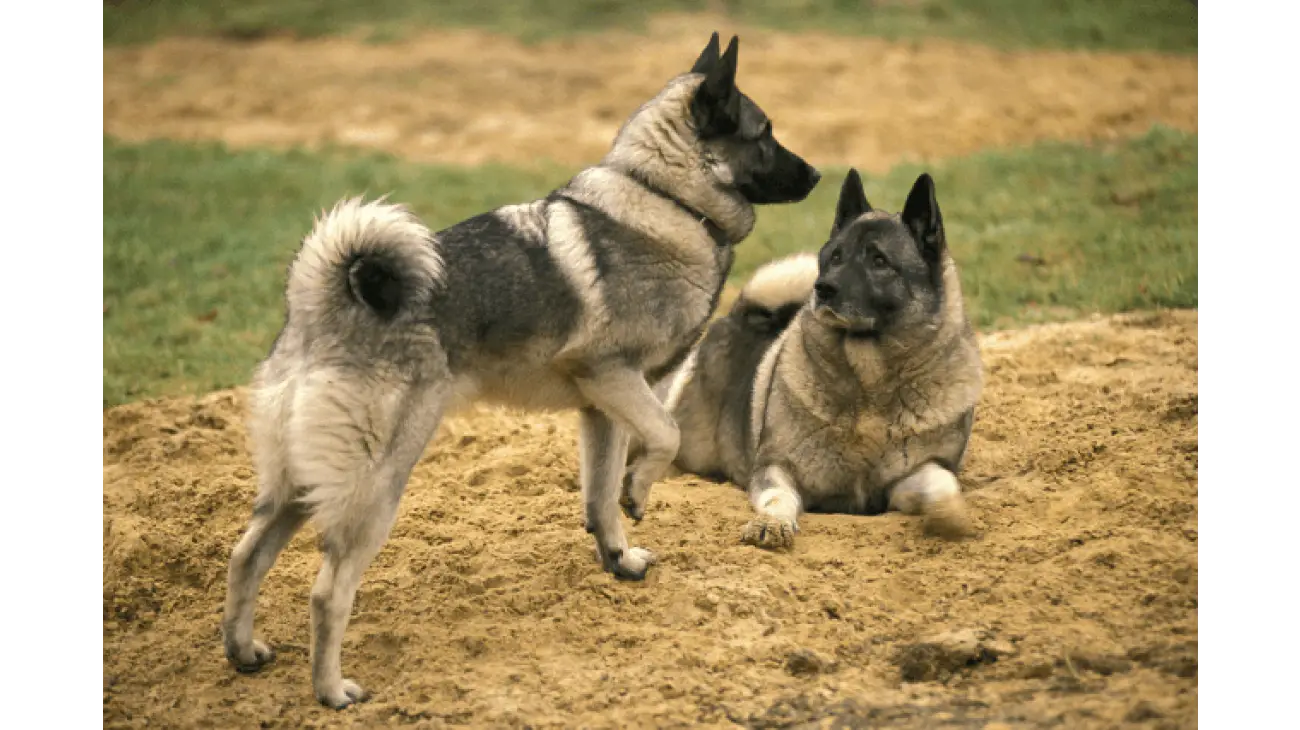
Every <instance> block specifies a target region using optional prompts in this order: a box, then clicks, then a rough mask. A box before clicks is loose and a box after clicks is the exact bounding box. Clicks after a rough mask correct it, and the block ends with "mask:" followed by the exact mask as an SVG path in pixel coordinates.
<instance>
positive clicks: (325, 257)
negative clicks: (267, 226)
mask: <svg viewBox="0 0 1300 730" xmlns="http://www.w3.org/2000/svg"><path fill="white" fill-rule="evenodd" d="M288 278H289V280H288V288H287V295H286V298H287V300H288V306H289V316H290V317H291V318H297V319H298V320H299V321H301V322H304V323H315V322H321V321H323V320H327V319H343V320H353V319H355V318H356V317H362V318H366V319H370V320H371V321H373V319H374V318H375V317H378V318H379V319H380V320H383V321H390V320H392V319H393V318H395V317H397V316H398V315H399V314H401V313H402V312H404V311H410V310H412V309H414V308H416V307H419V306H422V305H424V304H426V303H427V302H428V300H429V296H430V295H431V294H432V292H433V291H434V289H435V288H436V287H438V286H439V285H440V284H441V283H442V278H443V262H442V257H441V256H440V255H439V253H438V251H437V248H436V247H435V243H434V240H433V236H432V234H431V233H430V232H429V229H428V228H426V227H425V226H424V224H423V223H421V222H420V221H419V220H418V219H417V218H416V217H415V215H413V214H412V213H411V212H410V211H409V210H407V209H406V208H405V207H404V206H401V205H397V204H393V203H387V202H385V200H384V198H380V199H378V200H374V201H371V202H369V203H367V202H364V201H363V200H362V199H361V198H348V199H345V200H341V201H339V202H338V203H336V204H335V205H334V208H333V209H332V210H329V211H327V212H326V213H325V214H324V215H323V216H322V217H321V218H319V219H317V220H316V224H315V226H314V227H313V229H312V232H311V233H310V234H308V235H307V237H306V238H305V239H304V240H303V243H302V248H301V249H299V251H298V255H297V257H296V258H294V261H293V263H292V264H291V265H290V266H289V277H288ZM359 312H364V314H359Z"/></svg>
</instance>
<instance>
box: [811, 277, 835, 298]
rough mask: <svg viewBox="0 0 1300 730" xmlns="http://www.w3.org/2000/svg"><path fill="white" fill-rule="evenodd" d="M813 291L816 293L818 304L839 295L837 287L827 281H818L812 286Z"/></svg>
mask: <svg viewBox="0 0 1300 730" xmlns="http://www.w3.org/2000/svg"><path fill="white" fill-rule="evenodd" d="M813 291H814V292H817V301H819V302H829V301H830V300H832V299H834V298H835V295H836V294H839V293H840V290H839V288H838V287H836V286H835V285H834V284H832V283H830V282H827V281H819V282H817V283H816V284H813Z"/></svg>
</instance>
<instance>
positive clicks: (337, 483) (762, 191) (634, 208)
mask: <svg viewBox="0 0 1300 730" xmlns="http://www.w3.org/2000/svg"><path fill="white" fill-rule="evenodd" d="M737 53H738V41H737V39H736V38H734V37H733V38H732V39H731V43H730V44H729V45H728V47H727V50H726V52H725V53H721V54H720V53H719V44H718V35H717V34H716V33H714V34H713V37H712V39H711V40H710V41H709V44H708V46H707V47H706V48H705V49H704V52H703V53H702V54H701V55H700V57H699V59H698V60H697V61H696V62H695V65H694V67H693V68H692V69H691V70H690V72H688V73H685V74H682V75H680V76H677V77H676V78H674V79H672V80H671V81H669V82H668V84H667V86H665V87H664V89H663V90H662V91H661V92H660V93H659V94H658V95H657V96H655V97H654V98H653V99H651V100H650V101H649V102H647V103H646V104H644V105H643V106H642V107H641V108H640V109H638V110H637V111H636V112H635V113H634V114H633V115H632V116H631V117H630V118H629V119H628V121H627V122H626V123H625V124H624V125H623V127H622V129H621V130H620V131H619V133H618V135H617V137H616V139H615V140H614V144H613V148H612V149H611V150H610V152H609V154H607V155H606V156H605V158H604V159H603V160H602V161H601V162H600V164H598V165H596V166H594V167H590V168H587V169H586V170H583V171H582V172H580V173H578V175H577V176H575V177H574V178H573V179H572V180H570V181H569V182H568V183H567V184H566V185H565V186H564V187H562V188H560V189H558V190H556V191H554V192H553V193H551V194H550V195H548V196H547V197H545V198H543V199H541V200H536V201H533V202H531V203H524V204H520V205H511V206H506V207H503V208H499V209H497V210H495V211H492V212H489V213H484V214H482V215H478V216H475V217H473V218H470V219H468V220H466V221H464V222H462V223H459V224H457V225H455V226H452V227H450V228H447V229H446V230H442V231H439V232H436V233H431V232H430V231H429V230H428V229H427V228H425V226H424V225H422V224H421V223H420V222H419V221H418V220H417V219H416V218H415V217H414V216H413V215H411V214H410V213H409V212H408V211H407V210H406V209H405V208H403V207H401V206H398V205H393V204H389V203H386V202H384V201H383V199H380V200H379V201H373V202H369V203H366V202H362V201H361V200H359V199H352V200H345V201H341V202H340V203H338V204H337V205H336V206H335V207H334V208H333V209H332V210H331V211H329V212H327V213H325V215H324V217H323V218H321V219H320V220H318V221H317V222H316V224H315V227H314V229H313V230H312V232H311V233H310V234H309V235H308V236H307V237H306V238H305V239H304V241H303V244H302V247H301V249H300V250H299V252H298V254H297V257H296V258H295V259H294V261H293V263H292V264H291V265H290V267H289V272H288V282H287V286H286V295H285V299H286V306H287V310H288V313H287V317H286V319H285V323H284V327H283V329H282V330H281V332H280V334H279V336H278V338H277V339H276V341H275V344H274V345H273V346H272V348H271V353H270V355H269V357H267V359H266V360H265V361H263V362H262V363H261V365H259V367H258V370H257V373H256V375H255V378H254V382H253V386H252V395H251V418H250V426H249V431H250V436H251V439H252V448H253V455H254V461H255V464H256V467H257V471H258V479H259V488H258V496H257V500H256V503H255V505H254V508H253V516H252V521H251V523H250V525H249V527H248V530H247V532H246V533H245V534H244V536H243V538H242V539H241V540H240V542H239V544H238V545H237V546H236V547H235V549H234V553H233V555H232V557H231V561H230V573H229V586H228V594H227V598H226V607H225V618H224V621H223V626H222V628H223V633H224V638H225V650H226V655H227V657H228V658H229V659H230V661H231V662H232V663H233V664H234V665H235V666H236V667H237V668H239V669H240V670H243V671H253V670H256V669H258V668H260V667H261V666H262V665H264V664H265V663H266V662H268V661H270V659H271V657H272V654H271V651H270V650H269V649H268V647H267V646H266V645H265V644H263V643H262V642H259V641H257V640H255V639H254V638H253V609H254V605H255V603H256V599H257V592H258V587H259V585H260V583H261V581H262V578H263V577H264V576H265V575H266V572H267V570H268V569H269V568H270V567H271V565H272V563H273V562H274V561H275V559H276V556H277V555H278V554H279V552H280V551H281V549H282V548H283V547H284V546H285V543H287V542H288V541H289V539H290V537H291V536H292V535H293V534H294V532H295V531H296V530H297V529H298V528H299V526H301V525H302V524H303V522H304V521H306V520H307V519H308V518H311V519H313V520H314V522H315V523H316V524H317V526H318V527H319V529H320V533H321V549H322V552H323V553H324V560H323V564H322V566H321V570H320V573H319V575H318V577H317V579H316V584H315V586H314V587H313V589H312V594H311V627H312V645H311V653H312V658H311V661H312V684H313V686H314V689H315V692H316V697H317V698H318V699H319V700H320V701H321V702H323V703H324V704H326V705H329V706H332V707H335V708H343V707H346V706H348V705H349V704H352V703H353V702H356V701H359V700H361V699H363V698H364V696H365V693H364V692H363V691H362V689H361V688H360V687H359V686H358V685H357V684H356V683H355V682H352V681H351V680H347V679H344V678H343V673H342V670H341V666H340V650H341V645H342V641H343V632H344V629H345V628H346V626H347V623H348V614H349V612H350V611H351V609H352V602H353V598H354V596H355V594H356V589H357V586H358V584H359V583H360V581H361V575H362V573H363V571H365V569H366V567H367V566H368V565H369V564H370V561H371V559H372V558H373V557H374V556H375V554H376V553H377V552H378V551H379V548H380V546H382V545H383V543H384V542H385V540H386V539H387V537H388V533H389V529H390V528H391V526H392V523H393V519H394V516H395V514H396V511H397V504H398V500H399V498H400V497H401V494H402V492H403V490H404V489H405V486H406V482H407V479H408V477H409V475H410V472H411V469H412V468H413V467H414V465H415V463H416V461H417V460H418V459H419V457H420V455H421V453H422V452H423V450H424V448H425V446H426V444H427V443H428V441H429V439H430V438H431V437H432V435H433V433H434V431H435V430H436V429H437V426H438V424H439V422H440V420H441V419H442V417H443V415H444V414H445V413H447V412H448V411H449V410H451V409H454V408H456V407H458V406H459V405H465V404H468V403H469V402H471V401H476V400H487V401H493V402H497V403H504V404H509V405H512V406H516V407H523V408H532V409H567V408H577V409H580V436H579V446H580V451H581V468H580V472H581V474H580V476H581V482H582V493H583V501H584V503H585V507H586V523H587V531H588V532H590V533H592V534H593V535H594V536H595V540H596V547H597V552H598V554H599V556H600V559H601V561H602V563H603V565H604V568H605V569H606V570H608V571H610V572H612V573H613V574H614V575H615V576H617V577H620V578H628V579H640V578H642V577H644V575H645V572H646V569H647V568H648V566H649V565H651V564H652V563H653V562H654V556H653V554H652V553H651V552H650V551H648V550H645V549H643V548H639V547H631V546H629V545H628V541H627V538H626V536H625V535H624V532H623V526H622V523H621V518H620V515H619V507H620V503H622V504H623V506H624V509H625V510H626V511H627V513H628V514H629V516H631V517H633V518H634V519H639V518H640V517H641V515H642V511H643V509H644V505H645V501H646V498H647V496H648V494H649V489H650V485H651V484H652V483H653V482H654V481H656V480H657V479H658V478H659V477H660V476H661V475H662V473H663V472H664V471H665V470H666V469H667V468H668V467H669V466H670V464H671V462H672V459H673V456H674V455H675V454H676V453H677V447H678V439H679V435H678V431H677V427H676V425H675V424H674V423H673V419H672V418H671V417H670V416H669V414H668V412H667V411H666V410H665V409H664V407H663V406H662V404H661V403H660V401H659V399H658V398H656V397H655V395H654V393H653V392H652V390H651V384H653V383H655V382H656V381H658V380H660V379H662V378H663V377H664V376H665V375H666V374H667V373H668V372H670V371H671V370H672V369H673V368H674V367H675V366H676V365H678V364H679V363H680V362H681V360H682V358H684V357H685V356H686V354H687V352H689V350H690V347H691V345H692V344H694V342H695V340H696V339H697V338H698V336H699V334H700V333H702V332H703V329H704V326H705V324H706V322H707V321H708V319H709V318H710V317H711V316H712V313H713V310H714V308H715V306H716V304H717V300H718V295H719V293H720V291H721V289H722V285H723V282H724V281H725V279H726V278H727V274H728V272H729V270H730V268H731V262H732V255H733V254H732V246H734V245H735V244H737V243H739V242H740V241H741V240H742V239H744V238H745V237H746V236H747V235H749V232H750V229H751V228H752V227H753V225H754V206H755V205H757V204H766V203H786V202H794V201H798V200H802V199H803V198H805V197H806V196H807V195H808V193H809V192H810V191H812V189H813V187H814V186H815V185H816V184H817V181H818V179H819V178H820V174H819V173H818V172H817V171H816V170H815V169H813V168H812V167H811V166H809V165H808V164H807V163H805V162H804V161H803V160H802V159H800V158H799V157H798V156H796V155H794V154H793V153H791V152H790V151H789V150H787V149H785V148H784V147H783V146H781V144H780V143H778V142H777V141H776V139H775V138H774V137H773V136H772V124H771V122H770V121H769V120H768V118H767V116H766V115H765V114H764V113H763V111H762V110H760V109H759V108H758V106H757V105H755V104H754V103H753V102H752V101H750V99H749V98H748V97H747V96H745V95H744V94H743V93H741V92H740V91H739V90H738V89H737V88H736V84H735V75H736V58H737ZM631 433H635V434H637V435H638V437H639V439H640V441H641V442H643V443H645V444H648V446H647V447H646V448H645V449H643V450H642V457H641V458H640V459H639V460H637V462H636V463H635V464H633V465H632V466H631V468H629V469H627V471H626V473H625V460H626V450H627V439H628V436H629V434H631Z"/></svg>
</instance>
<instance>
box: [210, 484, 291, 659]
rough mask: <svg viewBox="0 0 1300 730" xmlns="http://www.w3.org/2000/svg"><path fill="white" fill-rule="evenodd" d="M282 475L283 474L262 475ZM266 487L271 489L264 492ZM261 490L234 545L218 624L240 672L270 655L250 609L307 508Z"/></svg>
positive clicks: (272, 491)
mask: <svg viewBox="0 0 1300 730" xmlns="http://www.w3.org/2000/svg"><path fill="white" fill-rule="evenodd" d="M267 478H270V479H283V478H284V476H283V474H273V475H264V476H263V479H267ZM267 492H271V493H270V494H268V493H267ZM279 496H280V495H276V494H274V490H265V491H264V493H263V495H261V496H259V497H258V500H257V503H256V505H255V506H254V507H253V519H252V522H250V523H249V526H248V531H247V532H245V533H244V536H243V537H242V538H241V539H240V540H239V543H238V544H237V545H235V549H234V551H233V552H232V553H231V556H230V570H229V573H228V576H227V588H226V609H225V616H224V618H223V620H222V624H221V633H222V638H223V639H224V642H225V648H226V658H227V659H229V660H230V663H231V664H233V665H234V666H235V669H238V670H239V671H241V672H244V673H249V672H256V671H257V670H259V669H261V668H262V667H263V666H265V665H266V664H267V663H269V662H270V661H271V660H272V659H273V658H275V655H274V652H272V651H271V649H270V647H268V646H267V645H266V644H263V643H262V642H260V641H258V640H257V639H255V638H253V614H254V612H255V610H256V608H257V591H258V588H259V587H260V586H261V585H262V579H264V578H265V577H266V573H267V571H269V570H270V569H271V566H272V565H274V564H275V559H276V557H277V556H279V554H280V551H282V550H284V546H285V545H287V544H289V540H290V539H292V538H293V535H294V533H296V532H297V531H298V528H299V527H301V526H302V523H303V521H304V520H305V519H306V516H307V515H306V514H305V513H304V512H303V510H302V507H301V506H300V505H299V504H297V503H295V502H293V501H292V500H288V499H283V498H279V499H277V497H279Z"/></svg>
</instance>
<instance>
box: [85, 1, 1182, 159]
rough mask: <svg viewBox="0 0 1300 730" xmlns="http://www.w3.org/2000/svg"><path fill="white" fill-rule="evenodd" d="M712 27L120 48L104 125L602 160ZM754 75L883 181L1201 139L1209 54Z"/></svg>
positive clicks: (939, 56) (129, 130) (811, 133)
mask: <svg viewBox="0 0 1300 730" xmlns="http://www.w3.org/2000/svg"><path fill="white" fill-rule="evenodd" d="M713 27H718V28H719V29H721V30H724V31H728V32H730V31H735V30H737V29H735V28H734V27H729V26H727V25H726V23H725V22H719V23H718V24H717V25H716V26H714V25H710V24H709V23H708V22H705V21H701V20H699V19H689V20H688V19H673V18H663V19H661V20H660V21H659V22H657V23H656V24H654V26H653V27H652V29H651V30H650V32H649V33H648V34H647V35H636V36H633V35H626V34H618V33H610V34H601V35H597V36H586V37H582V38H578V39H571V40H561V41H553V42H547V43H542V44H540V45H524V44H521V43H519V42H518V41H515V40H513V39H510V38H507V37H503V36H497V35H492V34H488V33H484V32H476V31H468V30H467V31H445V32H435V33H426V34H423V35H420V36H418V37H416V38H414V39H412V40H410V41H406V42H402V43H397V44H391V45H375V44H367V43H364V42H362V41H359V40H352V39H340V38H333V39H323V40H310V41H301V42H298V41H292V40H287V39H270V40H262V41H257V42H236V41H223V40H196V39H172V40H167V41H164V42H162V43H159V44H156V45H151V46H147V47H138V48H110V49H105V51H104V131H105V133H106V134H109V135H112V136H115V137H118V138H121V139H127V140H140V139H149V138H155V137H165V138H173V139H183V140H196V139H220V140H224V141H226V142H227V143H229V144H231V145H232V146H240V147H243V146H272V147H285V146H294V145H305V146H308V147H317V146H321V145H327V144H337V145H346V146H356V147H362V148H370V149H376V150H385V151H389V152H393V153H395V154H398V155H400V156H403V157H406V158H410V159H415V160H423V161H442V162H452V163H464V164H478V163H482V162H488V161H497V162H510V163H524V164H527V163H532V162H537V161H539V160H543V159H550V160H553V161H556V162H559V163H562V164H566V165H579V164H589V163H592V162H594V161H596V160H598V159H600V157H601V156H602V155H604V153H605V152H606V150H607V149H608V147H609V143H610V141H611V140H612V139H613V137H614V134H615V133H616V132H617V130H618V127H619V125H620V124H622V122H623V121H624V120H625V119H626V118H627V117H628V116H629V115H630V114H631V113H632V112H633V111H634V110H635V109H636V108H637V106H638V105H640V104H641V103H642V102H644V101H646V100H647V99H649V98H650V97H651V96H652V95H653V94H654V93H655V92H657V91H658V90H659V88H660V87H661V85H662V84H663V83H664V82H665V81H666V80H667V79H668V78H670V77H671V76H673V75H675V74H677V73H681V72H683V71H685V70H686V69H688V68H689V67H690V64H691V62H692V61H693V60H694V58H695V56H696V54H698V53H699V51H700V49H701V48H702V47H703V44H704V42H705V41H706V40H707V39H708V32H709V30H710V29H712V28H713ZM738 32H740V33H741V37H742V43H741V66H740V74H739V77H738V79H739V82H740V86H741V88H742V89H744V90H745V91H746V93H748V94H749V95H750V96H751V97H753V98H754V99H755V100H756V101H757V102H758V103H759V104H760V105H761V106H763V107H764V109H766V110H767V111H768V113H769V114H770V115H771V116H772V118H773V119H774V122H775V128H776V131H777V134H778V136H779V137H780V138H781V139H782V140H783V141H784V142H786V144H788V145H789V146H790V147H791V148H792V149H794V150H797V151H799V152H800V153H801V154H803V155H804V156H805V157H807V158H808V159H809V160H810V161H812V162H813V163H814V164H843V165H856V166H858V167H859V168H862V169H865V170H868V171H873V172H883V171H885V170H887V169H888V168H890V167H891V166H893V165H894V164H895V163H897V162H899V161H901V160H924V161H929V160H933V159H937V158H942V157H947V156H951V155H960V154H966V153H970V152H973V151H976V150H980V149H984V148H989V147H1001V146H1008V145H1020V144H1024V143H1028V142H1033V141H1037V140H1044V139H1059V140H1096V139H1110V138H1115V137H1121V136H1126V135H1132V134H1134V133H1140V132H1144V131H1146V130H1147V129H1148V128H1149V127H1150V126H1151V125H1152V124H1153V123H1156V122H1161V123H1164V124H1167V125H1171V126H1175V127H1178V128H1181V129H1186V130H1191V131H1195V130H1196V128H1197V60H1196V58H1195V57H1174V56H1161V55H1156V54H1109V53H1081V52H1042V51H1037V52H1002V51H996V50H991V49H988V48H984V47H980V46H974V45H965V44H960V43H953V42H945V41H925V42H919V43H911V42H908V43H891V42H887V41H882V40H873V39H865V38H847V37H837V36H830V35H816V34H798V35H791V34H776V33H771V32H765V31H760V30H754V29H739V31H738Z"/></svg>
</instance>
